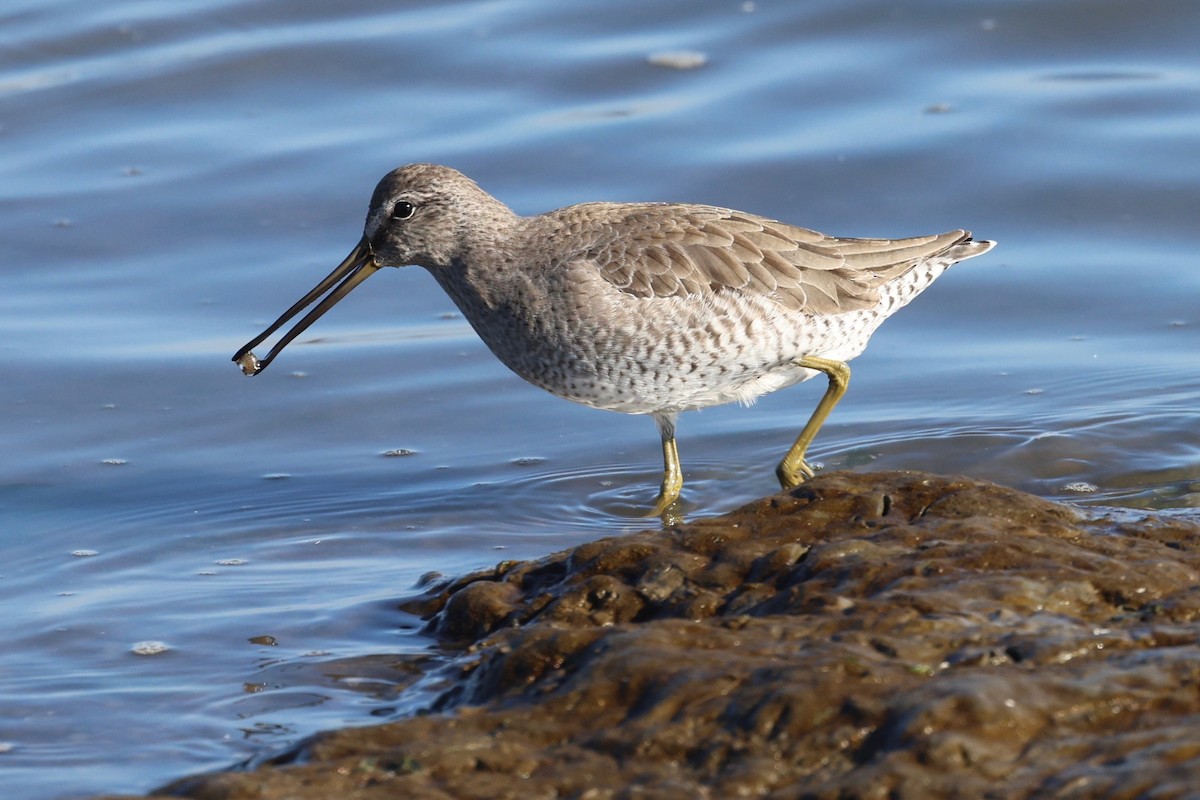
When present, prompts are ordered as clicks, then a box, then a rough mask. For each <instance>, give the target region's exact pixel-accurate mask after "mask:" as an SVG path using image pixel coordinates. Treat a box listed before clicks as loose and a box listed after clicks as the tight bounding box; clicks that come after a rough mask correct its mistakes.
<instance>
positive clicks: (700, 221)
mask: <svg viewBox="0 0 1200 800" xmlns="http://www.w3.org/2000/svg"><path fill="white" fill-rule="evenodd" d="M992 246H993V243H992V242H987V241H975V240H973V239H971V236H970V234H969V233H968V232H966V231H961V230H958V231H951V232H949V233H943V234H938V235H934V236H919V237H913V238H905V239H849V238H837V237H831V236H825V235H823V234H820V233H817V232H816V231H811V230H808V229H806V228H799V227H796V226H794V225H788V224H786V223H783V222H778V221H775V220H772V219H767V218H765V217H759V216H755V215H753V214H747V213H744V212H741V211H734V210H731V209H726V208H718V207H715V206H704V205H684V204H672V203H583V204H580V205H574V206H568V207H566V208H561V209H558V210H556V211H550V212H547V213H545V214H541V215H538V216H533V217H520V216H518V215H516V214H514V213H513V212H512V211H511V210H510V209H509V208H508V207H507V206H505V205H504V204H503V203H501V202H500V201H499V200H497V199H496V198H494V197H492V196H491V195H489V194H488V193H487V192H485V191H483V190H482V189H481V188H479V186H478V185H477V184H476V183H475V182H474V181H472V180H471V179H469V178H467V177H466V176H464V175H463V174H461V173H459V172H457V171H455V170H452V169H450V168H448V167H442V166H437V165H433V164H410V165H408V166H406V167H401V168H400V169H397V170H395V171H393V172H391V173H389V174H388V175H387V176H385V177H384V179H383V180H382V181H380V183H379V185H378V186H377V187H376V189H375V193H374V195H373V196H372V198H371V207H370V209H369V211H368V213H367V222H366V226H365V230H364V235H363V239H362V241H361V242H360V243H359V245H358V247H356V248H355V250H354V251H353V252H352V253H351V254H350V256H349V257H347V259H346V260H345V261H344V262H343V263H342V264H341V265H340V266H339V267H338V268H337V269H335V270H334V271H333V273H331V274H330V275H329V276H328V277H327V278H326V279H325V280H323V281H322V282H321V283H320V284H319V285H318V286H317V287H316V288H315V289H313V290H312V291H311V292H309V294H308V295H306V296H305V297H304V298H302V299H301V300H300V301H299V302H298V303H296V304H295V305H293V306H292V308H290V309H289V310H288V311H287V312H285V313H284V314H283V316H281V317H280V318H279V319H278V320H277V321H276V322H275V323H274V324H273V325H272V326H271V327H269V328H268V329H267V330H266V331H264V332H263V333H262V334H261V335H260V336H259V337H257V338H256V339H254V340H253V341H251V342H249V343H248V344H247V345H246V346H245V347H243V348H242V349H241V350H239V351H238V353H237V354H236V355H235V356H234V360H235V361H237V362H238V363H239V364H240V365H241V366H242V368H243V371H245V372H246V373H247V374H256V373H257V372H260V371H261V370H262V369H263V368H265V367H266V365H267V364H269V363H270V361H271V360H272V359H273V358H274V357H275V356H276V355H277V354H278V352H279V351H280V350H281V349H282V348H283V347H284V346H285V345H286V344H287V343H288V342H289V341H291V340H292V339H293V338H294V337H295V336H296V335H297V334H299V333H300V332H301V331H302V330H304V329H305V328H306V327H307V326H308V325H309V324H311V323H312V322H313V321H314V320H315V319H316V318H317V317H319V316H320V315H321V314H323V313H324V312H325V311H327V310H328V309H329V308H330V307H332V306H333V305H334V304H335V303H336V302H337V301H338V300H339V299H341V298H342V297H343V296H345V294H346V293H347V292H349V291H350V290H351V289H352V288H354V286H356V285H357V284H358V283H361V282H362V281H363V280H364V279H365V278H366V277H367V276H369V275H370V274H371V273H373V272H374V271H375V270H377V269H379V268H380V267H383V266H397V267H398V266H405V265H409V264H416V265H420V266H422V267H425V268H426V269H427V270H429V272H430V273H431V274H432V275H433V277H434V278H435V279H436V280H437V281H438V283H439V284H440V285H441V286H442V288H443V289H445V290H446V293H447V294H448V295H449V296H450V297H451V299H452V300H453V301H454V303H455V304H456V305H457V306H458V307H459V309H460V310H461V311H462V313H463V315H464V316H465V317H466V319H467V321H468V322H470V323H471V325H472V327H474V329H475V330H476V332H477V333H478V334H479V336H480V338H481V339H483V341H484V342H485V343H486V344H487V346H488V347H489V348H490V349H491V350H492V352H493V353H495V354H496V356H497V357H499V358H500V360H501V361H503V362H504V363H505V364H506V365H508V366H509V367H510V368H511V369H512V370H513V371H514V372H516V373H517V374H518V375H520V376H521V377H523V378H525V379H526V380H528V381H530V382H531V383H533V384H535V385H537V386H540V387H542V388H544V389H546V390H548V391H550V392H553V393H554V394H557V395H559V396H561V397H565V398H567V399H569V400H573V401H575V402H579V403H584V404H586V405H590V406H594V407H596V408H604V409H608V410H612V411H622V412H625V413H632V414H650V415H652V416H653V417H654V419H655V421H656V423H657V424H658V427H659V431H660V433H661V436H662V442H663V456H664V464H665V469H664V475H663V482H662V488H661V490H660V492H659V497H658V500H657V501H656V503H655V506H654V512H653V513H665V512H666V511H667V510H668V509H669V508H670V507H671V506H672V504H673V503H674V501H675V500H676V498H677V497H678V495H679V490H680V487H681V486H682V482H683V478H682V473H681V471H680V467H679V458H678V453H677V451H676V446H675V418H676V416H677V414H678V412H680V411H683V410H687V409H693V408H703V407H705V406H710V405H716V404H719V403H727V402H731V401H735V400H736V401H741V402H743V403H750V402H753V400H754V399H755V398H756V397H758V396H759V395H761V394H764V393H766V392H771V391H775V390H777V389H780V388H783V387H785V386H789V385H791V384H793V383H796V382H798V381H802V380H806V379H808V378H811V377H813V376H814V375H816V374H817V373H824V374H826V375H827V376H828V377H829V381H830V384H829V389H828V390H827V391H826V393H825V396H824V397H823V398H822V400H821V403H820V404H819V405H818V407H817V410H816V411H815V412H814V413H813V415H812V417H811V418H810V419H809V421H808V424H807V425H805V427H804V430H803V431H802V432H801V434H800V436H799V437H798V438H797V440H796V442H795V444H793V446H792V448H791V450H790V451H789V452H788V454H787V456H786V457H785V458H784V460H783V462H781V464H780V465H779V468H778V470H777V474H778V476H779V479H780V483H781V484H783V485H784V486H792V485H795V484H797V483H799V482H800V481H802V480H803V479H804V478H805V477H808V476H811V475H812V469H811V468H810V467H809V466H808V464H807V463H806V462H805V460H804V453H805V451H806V450H807V448H808V445H809V444H810V443H811V441H812V439H813V437H814V436H815V435H816V432H817V430H819V429H820V427H821V424H822V423H823V422H824V420H825V418H826V416H828V414H829V411H830V410H831V409H832V408H833V406H834V405H835V404H836V403H837V401H838V399H840V397H841V395H842V394H843V393H844V392H845V389H846V385H847V382H848V380H849V375H850V371H849V368H848V367H847V366H846V364H845V362H846V361H848V360H849V359H851V358H853V357H854V356H856V355H858V354H859V353H861V352H862V350H863V348H865V347H866V344H867V341H868V340H869V339H870V337H871V334H872V333H873V332H874V331H875V329H876V328H877V327H878V326H879V324H880V323H882V322H883V320H884V319H886V318H887V317H888V316H890V315H891V314H893V313H895V312H896V311H897V310H898V309H900V308H901V307H903V306H904V305H905V304H906V303H907V302H908V301H909V300H911V299H912V298H913V297H915V296H916V295H917V294H919V293H920V292H921V291H922V290H924V289H925V288H926V287H927V286H928V285H929V284H930V283H931V282H932V281H933V280H934V279H935V278H936V277H937V276H938V275H940V274H941V273H942V272H943V271H944V270H945V269H946V268H947V267H949V266H950V265H951V264H953V263H954V262H956V261H961V260H962V259H965V258H972V257H974V256H977V255H981V254H983V253H985V252H987V251H988V250H989V249H991V247H992ZM335 285H336V287H335ZM326 292H328V294H326ZM322 295H325V297H324V298H323V299H321V300H320V302H319V303H318V305H317V306H316V308H314V309H313V310H312V311H310V312H309V313H308V314H307V315H306V316H305V317H304V318H303V319H302V320H301V321H300V322H299V323H297V324H296V325H295V326H294V327H293V328H292V329H291V330H290V331H289V332H288V333H287V334H286V335H284V336H283V337H282V338H281V339H280V340H279V341H278V342H277V343H276V344H275V346H274V347H273V348H272V349H271V352H270V353H269V354H268V355H267V357H266V358H264V359H263V360H262V361H259V360H258V359H257V358H256V357H255V356H254V354H253V353H252V352H251V348H253V347H255V346H256V345H258V344H259V343H260V342H262V341H263V340H265V339H266V338H267V337H268V336H270V335H271V334H272V333H273V332H274V331H275V330H277V329H278V328H279V327H280V326H281V325H282V324H283V323H284V322H286V321H287V320H288V319H290V318H291V317H293V316H295V315H296V314H298V313H299V312H300V311H301V310H303V309H304V308H305V307H307V306H308V305H310V304H311V303H313V302H314V301H316V300H317V299H318V298H320V297H321V296H322Z"/></svg>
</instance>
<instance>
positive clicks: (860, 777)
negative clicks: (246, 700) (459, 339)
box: [164, 473, 1200, 800]
mask: <svg viewBox="0 0 1200 800" xmlns="http://www.w3.org/2000/svg"><path fill="white" fill-rule="evenodd" d="M1198 577H1200V524H1197V523H1196V522H1194V521H1188V520H1187V519H1184V518H1176V519H1172V518H1170V517H1149V516H1147V517H1142V518H1135V517H1134V516H1133V515H1130V514H1128V513H1127V512H1122V513H1121V514H1119V515H1118V514H1115V513H1114V514H1110V515H1105V514H1104V513H1099V514H1097V513H1094V512H1087V513H1086V514H1085V512H1083V511H1079V510H1074V509H1071V508H1070V507H1067V506H1062V505H1058V504H1055V503H1050V502H1047V501H1044V500H1040V499H1037V498H1034V497H1031V496H1029V495H1025V494H1022V493H1019V492H1016V491H1012V490H1009V489H1004V488H1001V487H997V486H994V485H991V484H986V483H982V482H978V481H972V480H968V479H961V478H958V479H954V478H943V477H937V476H932V475H924V474H917V473H879V474H866V475H856V474H849V473H832V474H829V475H823V476H820V477H818V478H817V479H815V480H813V481H811V482H809V483H808V484H805V485H804V486H801V487H800V488H798V489H795V490H792V491H790V492H787V493H783V494H779V495H776V496H774V497H770V498H765V499H763V500H760V501H757V502H755V503H751V504H750V505H747V506H745V507H743V508H742V509H739V510H738V511H735V512H733V513H730V514H727V515H725V516H722V517H719V518H715V519H709V520H701V521H697V522H695V523H691V524H684V525H679V526H676V527H673V528H671V529H669V530H655V531H646V532H643V533H639V534H635V535H632V536H627V537H622V538H614V539H605V540H601V541H598V542H593V543H589V544H586V545H583V546H581V547H578V548H576V549H574V550H572V551H569V552H564V553H559V554H556V555H552V556H549V557H546V558H544V559H541V560H538V561H533V562H528V563H508V564H503V565H500V567H498V568H496V569H492V570H488V571H485V572H480V573H476V574H473V575H469V576H466V577H464V578H461V579H458V580H453V581H449V582H445V583H443V584H440V585H437V586H433V587H430V588H429V589H428V590H427V591H426V593H425V594H423V595H421V596H420V597H417V598H413V599H412V600H410V601H408V602H407V603H406V604H405V607H406V609H408V610H410V611H414V612H417V613H420V614H422V615H423V616H425V617H426V618H427V619H428V628H427V630H428V632H429V633H430V634H431V635H434V636H438V637H441V638H442V639H443V640H447V641H450V640H452V641H454V642H457V643H459V644H460V645H462V646H463V647H464V650H463V655H462V656H461V657H460V658H459V659H457V660H456V661H455V662H454V663H453V664H452V665H451V670H450V675H449V676H448V677H449V678H451V680H450V682H449V686H450V688H449V689H447V690H446V691H445V692H444V693H443V694H442V695H441V696H440V698H439V699H438V700H437V702H436V704H435V707H434V709H433V710H432V712H431V713H429V714H427V715H423V716H419V717H416V718H411V719H403V720H399V721H395V722H391V723H388V724H385V725H378V726H374V727H362V728H352V729H346V730H341V731H334V732H331V733H326V734H322V735H319V736H317V737H314V738H312V739H310V740H308V741H307V742H305V743H303V744H302V745H301V746H299V747H298V748H296V749H295V750H294V751H292V752H290V753H288V754H286V755H285V756H282V757H280V758H279V759H276V761H275V762H273V763H272V764H268V765H264V766H261V767H259V768H257V769H254V770H251V771H247V772H230V773H223V774H216V775H207V776H201V777H197V778H190V779H187V780H184V781H180V782H178V783H175V784H173V785H171V786H169V787H166V789H165V790H164V791H165V792H170V793H172V794H173V795H175V796H180V795H182V796H186V797H193V798H222V800H238V799H239V798H283V797H297V798H316V797H322V798H324V797H335V796H336V797H346V798H375V797H379V798H384V797H414V798H505V797H513V798H517V797H520V798H541V797H546V798H550V797H575V798H594V799H597V800H598V799H600V798H664V799H665V798H676V797H678V798H708V797H711V798H725V797H735V796H743V795H753V796H761V797H770V798H797V797H811V798H851V797H854V798H857V797H862V798H867V797H934V798H936V797H947V798H948V797H964V796H985V795H986V796H991V797H1025V796H1047V795H1053V796H1065V797H1093V796H1105V797H1130V798H1132V797H1139V796H1150V795H1153V796H1155V797H1176V796H1183V795H1185V794H1188V793H1189V792H1190V791H1192V790H1193V789H1194V787H1195V786H1197V785H1200V645H1198V642H1200V589H1198V588H1197V584H1198V583H1200V581H1198Z"/></svg>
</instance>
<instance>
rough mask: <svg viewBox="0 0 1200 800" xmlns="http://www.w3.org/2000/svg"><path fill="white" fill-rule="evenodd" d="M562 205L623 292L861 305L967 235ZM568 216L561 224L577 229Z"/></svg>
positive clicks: (670, 209)
mask: <svg viewBox="0 0 1200 800" xmlns="http://www.w3.org/2000/svg"><path fill="white" fill-rule="evenodd" d="M588 206H590V207H591V208H588ZM564 211H572V212H575V211H583V213H582V214H580V215H579V216H576V214H570V215H568V218H570V217H574V218H575V219H577V220H580V222H579V223H577V225H582V226H583V227H593V226H594V227H593V230H592V231H591V233H592V234H595V235H594V236H586V237H584V238H586V239H590V240H591V242H592V244H591V246H589V247H588V249H587V250H586V252H584V253H581V255H582V256H583V257H584V258H585V259H586V260H587V261H589V262H591V263H592V264H594V265H595V267H596V268H597V269H598V270H599V273H600V275H601V276H602V277H603V278H604V280H606V281H608V282H609V283H611V284H612V285H613V286H615V287H616V288H617V289H619V290H621V291H623V292H627V293H629V294H632V295H634V296H636V297H687V296H695V295H704V294H711V293H717V292H743V293H748V294H759V295H765V296H768V297H770V298H771V299H773V300H774V301H776V302H778V303H779V304H780V305H781V306H783V307H785V308H787V309H789V310H793V311H798V312H804V313H810V314H836V313H840V312H844V311H853V310H857V309H862V308H870V307H872V306H874V305H875V304H876V303H878V302H879V293H878V291H877V289H878V287H879V286H881V285H882V284H884V283H887V282H888V281H890V280H892V279H893V278H896V277H898V276H900V275H902V274H904V273H905V272H907V271H908V270H910V269H911V268H912V267H913V266H914V265H915V264H916V263H918V262H919V261H921V260H922V259H926V258H930V257H932V256H936V255H938V254H939V253H942V252H944V251H945V250H947V249H948V248H950V247H952V246H954V245H955V244H958V243H960V242H965V241H967V240H969V239H970V234H969V233H968V232H966V231H961V230H959V231H950V232H949V233H943V234H939V235H934V236H918V237H914V238H909V239H840V238H835V237H831V236H825V235H824V234H821V233H817V232H816V231H811V230H808V229H806V228H799V227H796V226H794V225H788V224H786V223H783V222H777V221H775V220H771V219H767V218H765V217H758V216H755V215H753V214H745V213H742V212H739V211H731V210H729V209H724V208H716V207H712V206H688V205H671V204H644V205H641V204H638V205H635V204H628V205H625V204H621V205H618V204H587V205H586V206H574V207H572V208H571V209H564ZM583 220H586V222H583ZM577 225H570V226H569V227H573V228H575V232H576V233H578V234H582V233H584V231H583V230H581V229H580V227H577Z"/></svg>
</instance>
